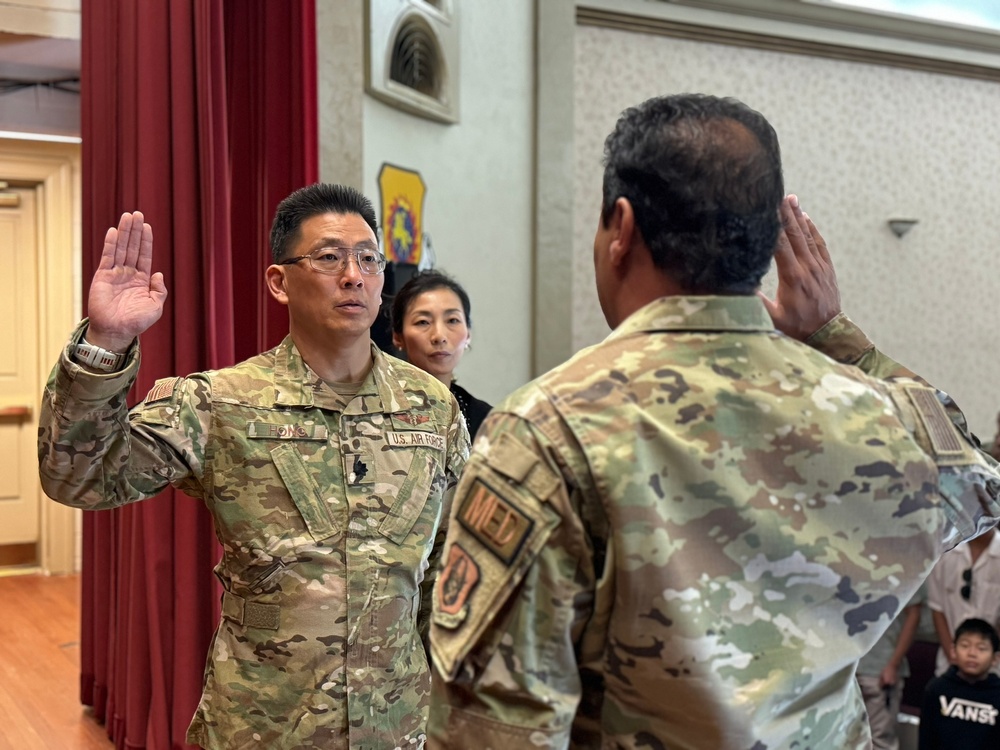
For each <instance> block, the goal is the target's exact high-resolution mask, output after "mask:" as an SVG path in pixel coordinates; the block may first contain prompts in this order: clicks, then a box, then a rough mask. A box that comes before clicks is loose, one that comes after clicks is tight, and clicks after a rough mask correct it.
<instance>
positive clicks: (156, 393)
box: [143, 378, 181, 405]
mask: <svg viewBox="0 0 1000 750" xmlns="http://www.w3.org/2000/svg"><path fill="white" fill-rule="evenodd" d="M180 381H181V379H180V378H160V379H159V380H157V381H156V382H155V383H153V387H152V388H150V389H149V393H147V394H146V398H145V399H143V402H144V403H145V404H147V405H148V404H155V403H156V402H157V401H166V400H167V399H169V398H172V397H173V395H174V391H175V390H176V388H177V384H178V383H180Z"/></svg>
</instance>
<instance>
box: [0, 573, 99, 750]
mask: <svg viewBox="0 0 1000 750" xmlns="http://www.w3.org/2000/svg"><path fill="white" fill-rule="evenodd" d="M79 686H80V577H79V576H52V577H48V576H42V575H13V576H0V750H8V748H10V750H14V749H15V748H16V750H109V749H113V748H114V743H112V742H111V740H109V739H108V736H107V734H106V733H105V731H104V726H103V725H101V724H99V723H98V722H97V721H96V720H95V719H94V717H93V716H92V714H91V712H90V709H89V708H87V707H85V706H82V705H81V704H80V698H79V695H80V689H79Z"/></svg>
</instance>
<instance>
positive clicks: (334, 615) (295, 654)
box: [39, 329, 469, 750]
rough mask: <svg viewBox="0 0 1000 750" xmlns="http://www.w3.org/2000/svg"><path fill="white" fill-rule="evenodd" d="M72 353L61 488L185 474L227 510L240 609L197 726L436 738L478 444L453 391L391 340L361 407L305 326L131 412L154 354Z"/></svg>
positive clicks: (61, 417) (65, 365) (338, 736)
mask: <svg viewBox="0 0 1000 750" xmlns="http://www.w3.org/2000/svg"><path fill="white" fill-rule="evenodd" d="M79 336H80V330H79V329H78V331H77V334H76V335H75V336H74V341H76V340H78V339H79ZM69 351H70V350H69V349H67V351H66V352H64V354H63V357H62V358H61V361H60V362H59V363H58V364H57V365H56V367H55V369H54V370H53V372H52V375H51V376H50V378H49V382H48V385H47V387H46V390H45V395H44V398H43V406H42V425H43V428H42V432H41V435H40V438H39V461H40V472H41V479H42V485H43V487H44V489H45V492H46V493H47V494H48V495H49V496H51V497H53V498H55V499H57V500H59V501H60V502H63V503H65V504H67V505H72V506H75V507H79V508H86V509H101V508H114V507H118V506H120V505H124V504H125V503H129V502H133V501H136V500H142V499H145V498H148V497H151V496H153V495H155V494H156V493H157V492H159V491H160V490H162V489H163V488H164V487H165V486H166V485H167V483H170V484H173V485H174V486H175V487H177V488H179V489H181V490H183V491H184V492H186V493H188V494H190V495H192V496H195V497H198V498H201V499H202V500H204V502H205V504H206V505H207V506H208V508H209V510H210V511H211V513H212V515H213V517H214V521H215V531H216V536H217V537H218V539H219V542H220V543H221V545H222V549H223V555H222V559H221V561H220V562H219V564H218V565H217V566H216V575H217V576H218V578H219V580H220V581H221V582H222V586H223V588H224V595H223V601H222V614H223V617H222V619H221V621H220V624H219V627H218V630H217V631H216V634H215V638H214V641H213V645H212V650H211V654H210V658H209V660H208V664H207V667H206V673H205V684H204V692H203V695H202V700H201V703H200V705H199V707H198V709H197V712H196V714H195V716H194V719H193V721H192V724H191V727H190V729H189V731H188V741H189V742H191V743H193V744H199V745H202V746H203V747H206V748H263V747H266V748H279V749H290V748H305V747H322V748H345V749H346V748H351V749H352V750H354V749H356V748H395V747H398V746H403V747H407V748H412V747H419V746H420V745H421V744H422V741H423V740H422V736H423V732H424V728H425V723H426V713H427V703H428V699H429V684H428V683H429V677H430V669H429V666H428V659H427V654H426V650H425V646H424V642H423V640H426V638H425V637H426V630H427V626H428V622H429V617H430V594H431V585H432V579H433V576H434V575H436V572H437V566H438V562H439V557H440V550H441V547H442V546H443V542H444V529H445V525H446V522H447V518H448V516H447V513H448V509H449V507H450V503H451V497H452V495H453V493H454V485H455V483H456V481H457V477H458V474H459V472H460V471H461V468H462V466H463V464H464V462H465V459H466V458H467V456H468V449H469V446H468V436H467V432H466V428H465V421H464V419H463V418H462V416H461V413H460V412H459V410H458V405H457V404H456V403H455V400H454V398H452V396H451V395H450V394H449V392H448V390H447V388H445V387H444V385H443V384H441V383H440V382H438V381H437V380H436V379H434V378H433V377H431V376H430V375H428V374H426V373H425V372H423V371H422V370H419V369H417V368H415V367H412V366H410V365H408V364H406V363H405V362H401V361H400V360H397V359H395V358H393V357H388V356H386V355H385V354H383V353H382V352H381V351H379V350H378V349H377V348H376V347H373V355H374V366H373V368H372V370H371V372H370V374H369V375H368V377H367V379H366V380H365V382H364V384H363V385H362V387H361V389H360V391H359V392H358V393H357V395H356V396H355V397H354V398H352V399H351V400H350V402H349V403H344V401H343V399H342V398H341V397H340V396H338V395H337V394H336V393H335V392H334V391H333V390H332V389H331V388H330V386H329V385H327V384H326V383H324V382H323V381H322V380H321V379H320V378H318V377H317V376H316V374H315V373H313V372H312V371H311V370H310V369H309V368H308V367H307V366H306V365H305V363H304V362H303V361H302V358H301V356H300V355H299V353H298V350H297V349H296V347H295V346H294V344H293V343H292V341H291V339H290V338H286V339H285V340H284V341H283V342H282V343H281V344H280V345H279V346H277V347H276V348H274V349H272V350H271V351H268V352H265V353H263V354H260V355H257V356H256V357H253V358H251V359H249V360H247V361H245V362H243V363H241V364H238V365H236V366H234V367H230V368H226V369H222V370H218V371H212V372H205V373H200V374H196V375H192V376H190V377H187V378H171V379H167V380H162V381H157V383H156V385H155V386H154V387H153V389H152V390H151V391H150V393H149V394H148V395H147V396H146V398H145V400H144V402H143V403H141V404H139V405H138V406H136V407H135V408H134V409H132V411H131V412H129V413H128V415H127V417H126V405H125V396H126V392H127V391H128V388H129V386H130V384H131V383H132V381H133V380H134V378H135V374H136V371H137V370H138V356H137V352H133V353H132V354H131V356H130V361H129V363H128V364H127V366H126V367H125V369H124V370H122V371H121V372H117V373H113V374H110V375H101V374H93V373H89V372H86V371H84V370H83V369H82V368H81V367H79V366H78V365H77V364H75V363H74V362H73V361H71V360H70V359H69V356H68V353H69ZM418 610H419V611H418ZM422 639H423V640H422Z"/></svg>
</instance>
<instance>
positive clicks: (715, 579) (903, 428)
mask: <svg viewBox="0 0 1000 750" xmlns="http://www.w3.org/2000/svg"><path fill="white" fill-rule="evenodd" d="M811 343H813V344H814V345H815V346H823V347H828V348H829V349H830V350H831V351H838V353H839V354H840V355H841V356H842V357H843V358H844V359H845V360H850V361H858V362H861V363H862V364H863V365H865V366H867V367H869V368H870V369H872V370H873V371H878V372H879V373H880V374H881V375H882V376H883V377H888V376H890V375H891V376H905V375H909V376H912V373H909V372H908V371H905V370H903V368H901V367H900V366H899V365H897V364H896V363H894V362H892V361H891V360H890V359H888V358H887V357H885V356H884V355H882V354H880V353H879V352H877V351H876V350H874V349H873V347H871V346H870V342H867V339H865V338H864V336H863V334H861V333H860V331H858V330H857V329H856V327H854V326H853V324H851V323H850V322H849V321H848V320H846V318H840V319H837V320H836V321H834V322H833V323H831V324H830V326H829V327H828V330H825V331H824V332H822V333H821V334H820V335H817V336H816V337H815V340H814V341H813V342H811ZM907 388H910V389H917V390H907ZM927 394H930V396H931V399H932V401H933V404H931V405H928V404H927V402H926V400H922V397H923V396H926V395H927ZM918 404H919V406H918ZM955 425H964V420H963V419H962V418H961V415H960V412H958V411H957V408H956V407H954V405H953V404H952V403H951V402H950V400H948V399H947V398H946V397H945V396H944V395H943V394H938V393H936V392H935V391H933V390H932V389H929V388H927V387H926V386H925V385H924V384H922V383H921V382H919V381H918V380H915V379H913V378H912V377H900V379H899V380H898V382H888V381H883V380H875V379H873V378H870V377H868V376H866V375H865V374H864V373H862V371H861V370H859V369H858V368H856V367H852V366H848V365H845V364H840V363H837V362H835V361H833V360H831V359H830V358H828V357H827V356H825V355H824V354H822V353H821V352H820V351H818V350H817V349H815V348H811V347H810V346H807V345H805V344H802V343H800V342H797V341H794V340H792V339H790V338H788V337H786V336H784V335H782V334H780V333H778V332H776V331H774V329H773V324H772V322H771V320H770V318H769V316H768V315H767V312H766V310H765V308H764V306H763V304H762V303H761V302H760V301H759V300H758V299H757V298H755V297H726V298H723V297H670V298H663V299H660V300H657V301H655V302H653V303H651V304H649V305H647V306H646V307H644V308H643V309H641V310H640V311H638V312H636V313H635V314H634V315H633V316H631V317H630V318H629V319H628V320H627V321H625V322H624V323H623V324H622V325H621V326H620V327H619V328H618V329H617V330H616V331H615V332H614V333H612V334H611V335H610V336H609V337H608V338H607V339H606V340H605V341H604V342H602V343H601V344H598V345H596V346H594V347H591V348H589V349H586V350H584V351H582V352H580V353H579V354H578V355H576V356H575V357H573V358H572V359H571V360H570V361H568V362H567V363H565V364H564V365H562V366H560V367H557V368H556V369H555V370H553V371H551V372H550V373H548V374H546V375H543V376H542V377H540V378H539V379H537V380H536V381H534V382H533V383H531V384H529V385H527V386H525V387H524V388H522V389H521V390H520V391H518V392H517V393H515V394H514V395H512V396H511V397H509V398H508V399H507V400H506V401H505V402H503V403H502V404H500V405H499V406H497V407H496V408H495V409H494V411H493V413H492V415H491V416H490V417H489V418H488V419H487V421H486V423H484V425H483V427H482V428H481V430H480V431H479V433H478V435H477V438H476V441H475V443H474V445H473V452H472V456H471V457H470V461H469V463H468V464H467V465H466V470H465V473H464V474H463V476H462V479H461V481H460V483H459V487H458V490H457V491H456V495H455V502H454V505H453V510H452V520H451V523H450V527H449V534H448V544H447V546H446V550H445V560H446V561H448V563H447V567H446V568H445V569H444V570H443V572H442V574H441V578H440V583H439V587H438V590H436V591H435V599H434V604H435V613H434V617H433V622H432V626H431V644H432V656H433V662H434V666H435V679H434V681H433V683H432V695H433V697H432V708H431V719H430V725H429V741H428V745H429V747H432V748H468V747H477V748H491V750H505V749H511V750H513V749H514V748H517V749H518V750H521V749H522V748H565V747H567V746H572V747H579V748H597V747H601V748H622V749H624V748H629V749H632V748H635V749H636V750H638V749H639V748H643V749H650V748H651V749H653V750H660V749H665V748H669V749H670V750H694V749H698V750H704V749H705V748H712V749H713V750H777V749H778V748H782V749H786V748H795V749H796V750H807V749H810V748H811V749H812V750H843V749H844V748H859V749H860V748H868V747H869V746H870V736H869V730H868V726H867V722H866V720H865V712H864V707H863V703H862V700H861V697H860V693H859V691H858V688H857V685H856V681H855V679H854V672H855V666H856V664H857V662H858V660H859V658H860V657H861V656H862V655H863V654H864V653H866V652H867V651H868V649H869V648H870V647H871V645H872V644H873V643H874V642H875V641H876V640H877V639H878V638H879V636H880V635H881V634H882V633H883V632H884V631H885V629H886V627H887V626H888V624H889V623H890V622H891V621H892V619H893V618H894V617H895V616H896V614H897V613H898V612H899V610H900V608H901V607H902V606H904V605H905V604H906V602H907V601H909V599H910V598H911V596H912V595H913V594H914V592H915V591H916V590H917V588H918V586H919V585H920V583H921V581H923V579H924V578H925V577H926V576H927V575H928V573H929V572H930V570H931V567H932V566H933V564H934V561H935V560H936V559H937V558H938V557H939V556H940V554H941V553H942V552H943V551H944V550H945V549H946V548H947V547H948V546H950V545H953V544H955V543H957V542H958V541H960V540H961V539H963V538H968V537H970V536H972V535H974V534H976V533H979V532H981V531H983V530H985V529H986V528H989V527H990V526H992V525H994V524H995V523H996V520H997V516H998V515H1000V505H998V502H997V498H998V494H1000V477H998V474H997V468H996V463H995V462H993V461H992V460H991V459H989V458H987V457H985V456H984V455H983V454H981V453H979V452H978V451H976V450H975V449H974V448H973V444H972V443H971V442H970V440H969V439H968V437H967V436H966V435H964V434H962V433H961V431H960V430H959V429H957V428H956V427H955ZM949 440H950V441H952V442H949ZM942 445H944V446H946V447H948V448H949V451H950V452H948V451H944V450H943V449H942V453H941V454H940V455H938V454H936V453H935V452H934V447H935V446H938V447H940V446H942ZM955 446H957V448H956V447H955ZM532 457H533V458H532ZM546 477H553V478H555V479H557V480H558V481H555V482H549V481H547V479H546ZM522 519H526V520H522ZM501 529H503V533H502V534H501V533H500V530H501ZM515 541H517V542H518V543H519V545H520V546H519V551H518V553H517V555H516V556H515V557H513V559H510V561H509V562H506V561H505V560H504V559H503V557H502V555H501V554H499V553H500V552H503V551H504V549H503V547H502V545H503V544H507V545H508V546H509V545H511V544H513V543H514V542H515ZM452 561H455V562H454V563H453V562H452ZM459 563H460V565H459ZM446 584H447V585H446ZM472 737H474V738H475V742H474V743H470V740H469V738H472Z"/></svg>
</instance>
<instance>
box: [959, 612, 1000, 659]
mask: <svg viewBox="0 0 1000 750" xmlns="http://www.w3.org/2000/svg"><path fill="white" fill-rule="evenodd" d="M966 633H971V634H973V635H979V636H982V637H983V638H985V639H986V640H988V641H989V642H990V643H991V644H992V645H993V651H994V653H995V652H997V651H1000V635H997V631H996V628H994V627H993V626H992V625H990V624H989V623H988V622H986V620H980V619H979V618H978V617H970V618H969V619H968V620H963V621H962V624H961V625H959V626H958V627H957V628H955V642H956V643H958V639H959V638H961V637H962V636H963V635H965V634H966Z"/></svg>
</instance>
